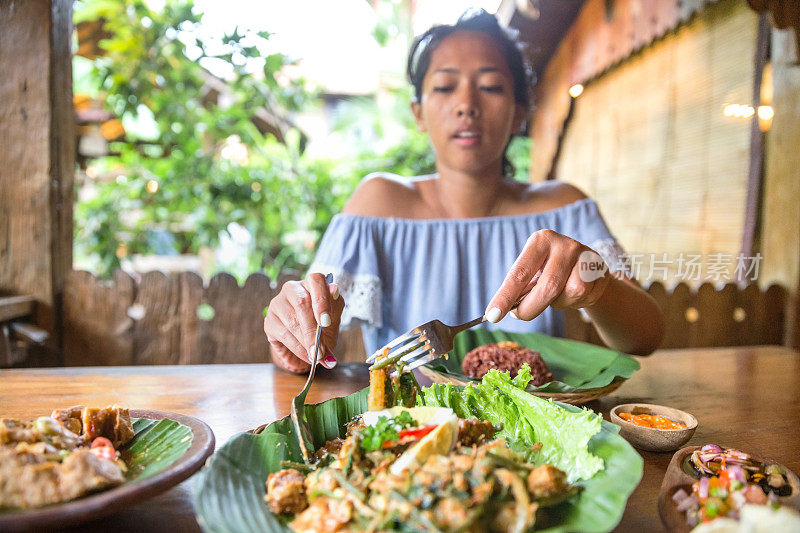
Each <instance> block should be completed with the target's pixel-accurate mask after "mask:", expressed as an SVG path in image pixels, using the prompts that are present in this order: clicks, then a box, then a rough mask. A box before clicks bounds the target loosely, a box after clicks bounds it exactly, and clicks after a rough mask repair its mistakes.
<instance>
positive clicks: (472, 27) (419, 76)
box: [406, 9, 533, 177]
mask: <svg viewBox="0 0 800 533" xmlns="http://www.w3.org/2000/svg"><path fill="white" fill-rule="evenodd" d="M457 31H476V32H480V33H483V34H486V35H488V36H489V37H491V38H492V40H493V41H494V42H495V43H496V44H497V46H498V47H499V48H500V52H501V53H502V54H503V57H504V58H505V60H506V63H507V64H508V69H509V70H510V71H511V77H512V79H513V82H514V101H515V102H516V103H517V104H518V105H522V106H524V107H525V108H526V109H527V108H528V107H529V105H530V87H531V85H532V80H533V76H532V74H531V69H530V66H529V65H528V64H527V62H526V61H525V59H524V58H523V55H522V52H521V50H520V47H519V45H518V44H517V41H516V38H515V37H516V35H515V34H514V33H512V31H511V30H507V29H504V28H503V27H501V26H500V24H499V23H498V22H497V19H496V18H495V17H494V16H493V15H490V14H489V13H487V12H486V11H484V10H483V9H470V10H467V11H465V12H464V14H462V15H461V16H460V17H459V19H458V20H457V21H456V23H455V24H442V25H436V26H433V27H431V28H430V29H429V30H428V31H426V32H425V33H423V34H422V35H418V36H417V37H416V38H415V39H414V42H413V43H412V44H411V49H410V50H409V53H408V64H407V65H406V75H407V76H408V81H409V82H410V83H411V85H412V86H413V87H414V101H415V102H419V101H420V99H421V98H422V82H423V80H424V79H425V74H426V73H427V72H428V67H430V64H431V55H433V51H434V50H436V48H437V47H438V46H439V44H440V43H441V42H442V41H443V40H444V39H445V38H446V37H448V36H449V35H452V34H453V33H455V32H457ZM509 142H510V140H509ZM506 148H508V146H506ZM503 173H504V174H505V175H506V176H508V177H510V176H512V175H513V173H514V168H513V166H512V165H511V163H510V161H508V158H506V156H505V154H504V155H503Z"/></svg>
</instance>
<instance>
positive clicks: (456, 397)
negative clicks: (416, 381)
mask: <svg viewBox="0 0 800 533" xmlns="http://www.w3.org/2000/svg"><path fill="white" fill-rule="evenodd" d="M530 380H531V374H530V367H529V366H528V365H527V364H524V365H523V366H522V368H520V370H519V373H518V374H517V376H516V377H515V378H513V379H511V377H510V375H509V373H508V372H499V371H497V370H494V369H493V370H490V371H489V373H488V374H486V375H485V376H484V377H483V381H482V382H480V383H479V384H476V383H470V384H469V385H467V386H466V387H458V386H454V385H451V384H447V385H441V384H433V385H432V386H431V387H428V388H425V389H422V395H423V398H424V400H425V404H426V405H434V406H440V407H449V408H451V409H452V410H453V411H455V413H456V415H458V416H459V417H460V418H479V419H481V420H488V421H490V422H492V423H493V424H496V425H502V426H503V429H502V430H501V431H500V432H498V434H497V436H498V437H504V438H505V439H506V440H507V441H508V443H509V445H510V447H511V448H512V449H514V450H515V451H517V452H521V453H524V454H526V456H527V457H528V459H529V460H530V461H533V462H534V463H535V464H536V465H540V464H545V463H546V464H551V465H553V466H556V467H558V468H560V469H561V470H563V471H565V472H566V473H567V479H568V480H569V482H570V483H574V482H576V481H579V480H584V479H589V478H591V477H592V476H594V474H595V473H597V472H598V471H600V470H602V469H603V460H602V459H601V458H600V457H597V456H595V455H593V454H592V453H591V452H590V451H589V447H588V444H589V440H590V439H591V438H592V436H594V435H596V434H597V433H599V432H600V424H601V422H602V417H601V416H600V415H597V414H595V413H594V412H592V411H590V410H588V409H582V410H580V411H578V412H570V411H567V410H566V409H563V408H561V407H560V406H558V405H556V404H555V403H553V401H552V400H544V399H542V398H539V397H537V396H534V395H532V394H529V393H527V392H525V387H526V386H527V385H528V383H529V382H530ZM537 443H541V447H539V446H537Z"/></svg>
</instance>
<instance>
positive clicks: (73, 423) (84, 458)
mask: <svg viewBox="0 0 800 533" xmlns="http://www.w3.org/2000/svg"><path fill="white" fill-rule="evenodd" d="M133 436H134V430H133V424H132V421H131V417H130V414H129V412H128V410H127V409H124V408H122V407H118V406H111V407H106V408H104V409H98V408H90V407H72V408H70V409H64V410H55V411H53V412H52V414H51V415H50V416H49V417H39V418H37V419H35V420H33V421H29V422H25V421H20V420H15V419H11V418H0V509H13V508H21V509H25V508H31V507H41V506H44V505H49V504H54V503H60V502H65V501H69V500H73V499H76V498H79V497H81V496H83V495H85V494H88V493H91V492H96V491H100V490H105V489H108V488H111V487H114V486H116V485H120V484H122V483H123V482H124V481H125V472H126V471H127V466H126V464H125V463H124V461H123V460H122V459H121V458H120V455H119V452H118V451H117V450H118V449H119V447H120V446H122V445H124V444H126V443H127V442H129V441H130V440H131V439H132V438H133Z"/></svg>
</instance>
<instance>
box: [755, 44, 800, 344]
mask: <svg viewBox="0 0 800 533" xmlns="http://www.w3.org/2000/svg"><path fill="white" fill-rule="evenodd" d="M795 39H796V35H795V33H794V31H792V30H791V29H786V30H777V29H773V30H772V43H771V44H772V46H771V51H772V53H771V61H772V78H773V96H772V108H773V110H774V118H773V119H772V126H771V128H770V130H769V132H768V133H767V140H766V159H765V173H764V203H763V207H762V212H763V226H762V229H761V253H762V255H763V256H764V260H763V265H762V268H761V272H760V275H759V283H760V284H761V286H762V287H765V286H767V285H769V284H770V283H780V284H781V285H783V286H784V287H786V289H787V291H788V296H789V297H788V308H787V313H786V327H785V330H784V331H785V337H784V344H786V345H788V346H792V347H795V348H797V347H800V210H798V208H797V206H798V202H799V201H800V149H798V147H800V64H798V63H799V62H800V57H797V55H798V51H797V43H795Z"/></svg>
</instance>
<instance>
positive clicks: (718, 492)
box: [658, 444, 800, 532]
mask: <svg viewBox="0 0 800 533" xmlns="http://www.w3.org/2000/svg"><path fill="white" fill-rule="evenodd" d="M798 508H800V479H798V477H797V476H796V475H795V473H794V472H792V471H791V470H789V469H788V468H786V467H785V466H783V465H781V464H780V463H776V462H775V461H773V460H771V459H766V458H763V457H759V456H756V455H753V454H750V453H747V452H743V451H741V450H737V449H735V448H726V447H722V446H718V445H716V444H707V445H705V446H702V447H701V446H689V447H686V448H682V449H680V450H678V451H677V452H675V455H673V456H672V460H671V461H670V464H669V467H667V472H666V474H665V475H664V481H663V482H662V484H661V490H660V491H659V494H658V513H659V515H660V516H661V520H662V521H663V522H664V525H665V526H666V527H667V529H668V530H669V531H675V532H688V531H700V532H702V531H731V530H733V531H736V530H741V531H755V530H758V531H800V514H798V512H797V509H798ZM739 525H741V529H738V527H739ZM755 525H757V526H758V528H757V529H752V528H753V527H754V526H755Z"/></svg>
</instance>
